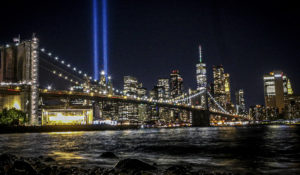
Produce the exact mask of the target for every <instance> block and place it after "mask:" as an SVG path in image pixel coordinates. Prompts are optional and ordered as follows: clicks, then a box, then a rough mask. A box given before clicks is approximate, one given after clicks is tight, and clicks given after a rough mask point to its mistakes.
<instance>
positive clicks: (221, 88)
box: [213, 65, 228, 107]
mask: <svg viewBox="0 0 300 175" xmlns="http://www.w3.org/2000/svg"><path fill="white" fill-rule="evenodd" d="M213 77H214V83H213V86H214V87H213V91H214V98H215V99H216V101H217V102H218V103H219V104H220V105H221V106H222V107H225V106H226V102H227V100H226V97H227V96H226V91H225V75H224V68H223V66H222V65H220V66H213ZM227 90H228V89H227Z"/></svg>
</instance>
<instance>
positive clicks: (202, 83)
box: [196, 45, 207, 91]
mask: <svg viewBox="0 0 300 175" xmlns="http://www.w3.org/2000/svg"><path fill="white" fill-rule="evenodd" d="M196 79H197V90H198V91H199V90H201V89H204V88H206V84H207V78H206V64H205V63H203V62H202V51H201V45H200V46H199V63H198V64H196Z"/></svg>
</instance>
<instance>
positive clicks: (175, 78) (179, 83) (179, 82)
mask: <svg viewBox="0 0 300 175" xmlns="http://www.w3.org/2000/svg"><path fill="white" fill-rule="evenodd" d="M182 93H183V78H182V77H181V75H180V74H179V71H178V70H173V71H172V73H171V74H170V94H171V97H172V98H176V97H178V96H180V95H182Z"/></svg>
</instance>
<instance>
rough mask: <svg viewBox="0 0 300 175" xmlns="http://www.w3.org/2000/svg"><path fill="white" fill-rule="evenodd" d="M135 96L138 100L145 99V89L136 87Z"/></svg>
mask: <svg viewBox="0 0 300 175" xmlns="http://www.w3.org/2000/svg"><path fill="white" fill-rule="evenodd" d="M137 96H138V97H140V98H145V97H147V89H146V88H144V87H138V88H137Z"/></svg>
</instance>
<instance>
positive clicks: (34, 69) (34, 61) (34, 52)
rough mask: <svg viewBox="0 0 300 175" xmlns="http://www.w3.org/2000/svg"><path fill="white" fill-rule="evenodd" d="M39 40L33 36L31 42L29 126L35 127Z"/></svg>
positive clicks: (36, 122) (37, 98)
mask: <svg viewBox="0 0 300 175" xmlns="http://www.w3.org/2000/svg"><path fill="white" fill-rule="evenodd" d="M38 43H39V40H38V38H37V37H35V35H33V37H32V40H31V50H30V54H31V70H30V72H31V73H30V74H31V88H30V98H31V99H30V116H31V117H30V124H31V125H37V124H38V120H37V119H38V100H39V94H38V93H39V89H38V85H39V81H38V80H39V76H38V73H39V53H38V52H39V51H38V47H39V45H38Z"/></svg>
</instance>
